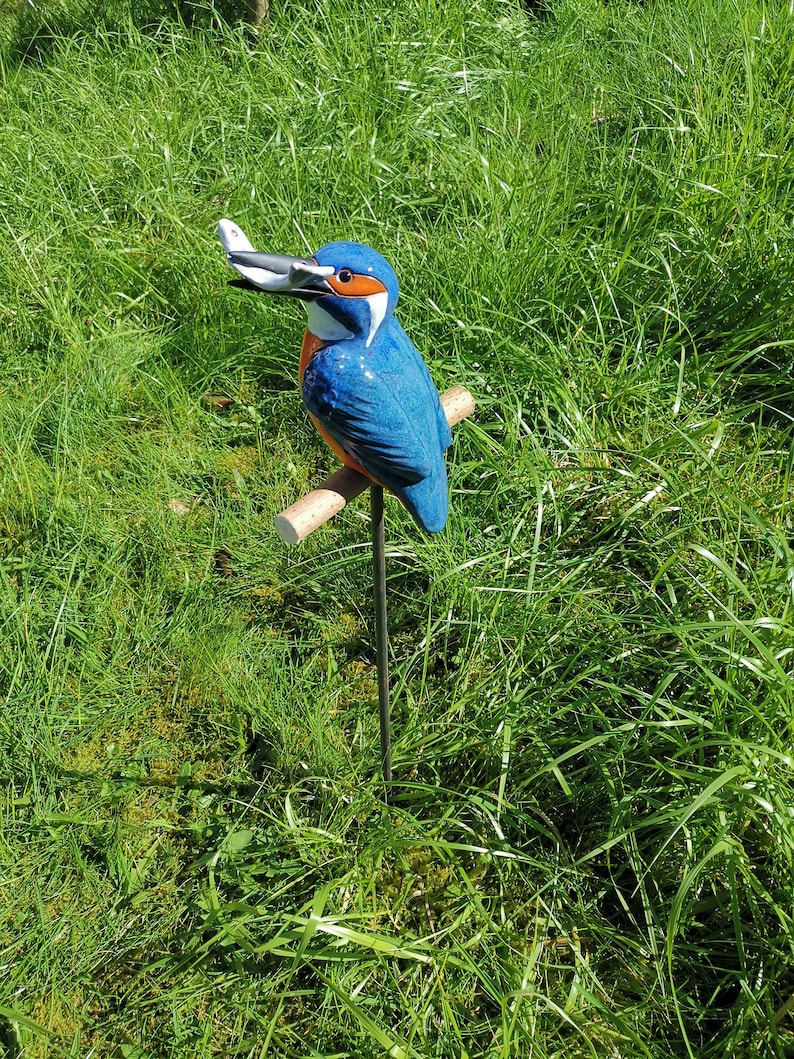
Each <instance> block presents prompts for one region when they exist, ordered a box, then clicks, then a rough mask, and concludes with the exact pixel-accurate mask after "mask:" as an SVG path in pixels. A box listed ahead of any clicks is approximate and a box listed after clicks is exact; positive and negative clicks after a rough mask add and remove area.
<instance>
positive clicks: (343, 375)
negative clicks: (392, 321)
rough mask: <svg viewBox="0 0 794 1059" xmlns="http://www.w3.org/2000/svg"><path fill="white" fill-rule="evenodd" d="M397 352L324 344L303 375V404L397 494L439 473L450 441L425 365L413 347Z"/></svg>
mask: <svg viewBox="0 0 794 1059" xmlns="http://www.w3.org/2000/svg"><path fill="white" fill-rule="evenodd" d="M400 330H401V329H400ZM403 335H404V332H403ZM406 341H407V340H406ZM390 345H391V343H390ZM343 347H346V348H343ZM385 353H386V354H388V353H389V349H388V347H387V348H386V349H385ZM398 353H399V358H397V357H394V356H392V357H389V356H387V355H384V350H383V349H381V350H380V351H376V352H370V351H366V350H364V349H363V347H358V346H356V345H354V344H351V343H348V342H345V343H344V344H341V343H340V344H339V345H336V346H334V345H331V346H327V347H325V349H323V350H321V351H320V352H319V353H318V354H317V355H316V356H315V357H314V358H313V360H312V361H311V362H310V364H309V365H308V366H307V368H306V371H305V372H304V376H303V399H304V402H305V403H306V406H307V407H308V409H309V411H310V412H311V413H312V414H313V415H314V416H315V417H316V418H317V419H318V420H319V422H320V423H321V424H322V425H323V427H324V428H325V429H326V430H327V431H328V433H329V434H331V435H332V436H333V437H334V438H335V440H336V441H338V442H339V444H340V445H341V446H342V448H343V449H344V450H345V451H346V452H348V453H349V454H350V455H351V456H352V457H353V459H354V460H356V462H357V463H359V464H360V465H361V466H362V467H363V468H364V469H365V470H366V471H367V472H368V473H369V474H371V475H372V476H373V477H374V478H377V480H378V481H380V482H382V483H383V484H384V485H386V486H388V487H389V488H390V489H393V490H394V491H395V492H398V493H399V492H400V491H401V490H403V489H405V488H406V487H407V486H411V485H415V484H416V483H417V482H420V481H422V480H423V479H425V478H430V477H431V476H434V475H435V474H437V473H438V472H439V469H440V466H439V465H441V466H443V452H444V449H446V448H447V446H448V445H449V440H450V437H449V428H448V427H447V425H446V419H445V417H444V413H443V409H441V407H440V401H439V397H438V392H437V391H436V388H435V386H434V385H433V382H432V380H431V378H430V374H429V372H428V370H427V367H426V365H425V363H424V361H423V360H422V359H421V357H420V356H419V354H418V353H417V352H416V350H415V348H414V347H413V344H412V343H410V342H407V345H405V346H404V345H403V343H402V342H400V348H399V350H398ZM396 367H398V368H399V370H395V368H396ZM439 419H441V420H443V425H444V427H445V429H446V436H444V435H442V433H441V429H440V422H439Z"/></svg>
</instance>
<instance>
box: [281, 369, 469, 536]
mask: <svg viewBox="0 0 794 1059" xmlns="http://www.w3.org/2000/svg"><path fill="white" fill-rule="evenodd" d="M441 407H442V408H443V409H444V414H445V415H446V417H447V422H448V423H449V425H450V426H451V427H454V426H455V424H456V423H460V421H461V420H462V419H465V418H466V417H467V416H470V415H471V414H472V412H473V411H474V398H473V397H472V395H471V394H470V393H469V391H468V390H467V389H466V388H465V386H453V387H452V388H451V389H449V390H447V392H446V393H445V394H442V395H441ZM370 485H372V482H370V480H369V478H365V477H364V475H363V474H359V473H358V471H351V469H350V468H349V467H342V468H340V470H338V471H335V472H334V473H333V474H332V475H331V476H330V478H326V480H325V481H324V482H323V484H322V485H321V486H320V487H319V488H318V489H313V490H312V491H311V493H307V494H306V496H304V497H301V499H300V500H297V501H296V502H295V503H294V504H292V505H290V507H288V508H286V509H285V510H284V511H282V512H281V514H280V515H276V517H275V519H274V521H275V525H276V533H278V535H279V536H280V537H281V538H282V539H283V540H285V541H286V542H287V544H298V543H300V541H302V540H305V539H306V537H308V536H309V534H310V533H314V531H315V530H316V529H319V528H320V526H322V525H323V523H325V522H327V521H328V519H329V518H333V516H334V515H338V514H339V512H340V511H341V510H342V508H343V507H344V506H345V504H347V503H348V502H349V501H351V500H354V499H355V498H356V497H357V496H358V495H359V494H360V493H363V492H364V490H365V489H366V488H367V486H370Z"/></svg>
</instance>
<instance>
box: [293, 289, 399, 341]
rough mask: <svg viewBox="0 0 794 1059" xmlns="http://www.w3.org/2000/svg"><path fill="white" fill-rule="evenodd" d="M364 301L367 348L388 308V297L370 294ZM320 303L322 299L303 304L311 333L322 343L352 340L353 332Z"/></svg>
mask: <svg viewBox="0 0 794 1059" xmlns="http://www.w3.org/2000/svg"><path fill="white" fill-rule="evenodd" d="M364 301H366V303H367V305H368V306H369V334H368V335H367V342H366V344H367V346H369V345H371V343H372V340H373V338H374V337H375V335H376V333H377V330H378V328H379V327H380V325H381V324H382V323H383V321H384V318H385V316H386V310H387V309H388V307H389V295H388V294H387V293H386V291H383V292H382V293H380V294H370V295H369V296H368V297H367V298H365V299H364ZM321 302H322V298H320V299H319V300H318V301H316V302H305V303H304V304H305V306H306V315H307V317H308V325H309V330H310V331H311V333H312V334H313V335H317V337H318V338H320V339H322V340H323V342H341V341H342V339H345V338H353V337H354V335H353V332H352V331H348V329H347V328H346V327H343V325H342V324H340V323H339V321H338V320H337V319H335V318H334V317H333V316H331V314H330V313H328V312H326V311H325V309H323V307H322V305H321Z"/></svg>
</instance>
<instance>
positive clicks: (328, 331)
mask: <svg viewBox="0 0 794 1059" xmlns="http://www.w3.org/2000/svg"><path fill="white" fill-rule="evenodd" d="M218 234H219V236H220V239H221V242H222V243H223V246H224V249H225V250H226V258H227V260H228V262H229V264H230V265H231V266H232V267H233V268H234V269H236V270H237V272H238V273H239V274H240V276H241V277H242V278H241V279H238V280H234V281H232V282H233V283H234V284H235V285H237V286H241V287H245V288H249V289H253V290H263V291H267V292H269V293H272V294H286V295H291V296H292V297H294V298H298V299H300V300H301V301H303V303H304V305H305V306H306V311H307V315H308V327H307V330H306V334H305V335H304V339H303V346H302V348H301V356H300V362H299V367H298V375H299V384H300V388H301V394H302V396H303V401H304V404H305V405H306V407H307V408H308V410H309V413H310V414H311V417H312V419H313V421H314V424H315V426H316V427H317V430H318V431H319V433H320V435H321V437H322V438H323V439H324V440H325V441H326V442H327V444H328V445H329V446H330V448H331V449H332V450H333V451H334V452H335V453H336V455H337V456H339V458H340V459H341V460H342V462H343V463H344V464H346V465H347V466H348V467H352V468H353V469H354V470H357V471H359V472H360V473H362V474H364V475H366V476H367V477H368V478H370V479H371V480H372V481H373V482H375V483H376V484H378V485H382V486H385V487H386V488H387V489H389V490H390V491H391V492H392V493H394V494H396V496H398V497H399V499H400V500H401V501H402V502H403V504H404V505H405V506H406V508H407V509H408V511H409V512H410V513H411V515H412V516H413V517H414V519H415V521H416V522H417V524H418V525H419V526H420V527H421V528H422V529H423V530H426V531H427V532H429V533H438V532H439V531H440V530H442V529H443V528H444V526H445V524H446V521H447V515H448V510H449V496H448V488H447V471H446V466H445V464H444V452H445V451H446V449H447V448H449V446H450V445H451V444H452V435H451V433H450V429H449V425H448V424H447V419H446V416H445V415H444V410H443V408H442V407H441V401H440V399H439V396H438V391H437V390H436V388H435V386H434V385H433V380H432V379H431V378H430V372H429V371H428V370H427V365H426V364H425V362H424V361H423V360H422V358H421V356H420V355H419V352H418V351H417V349H416V347H415V346H414V344H413V342H411V340H410V338H409V337H408V335H407V334H406V333H405V331H404V330H403V329H402V327H401V326H400V324H399V323H398V321H397V320H396V318H395V317H394V307H395V306H396V304H397V298H398V295H399V285H398V282H397V276H396V275H395V274H394V270H393V269H392V267H391V265H390V264H389V263H388V261H386V259H385V258H384V257H382V256H381V255H380V254H379V253H378V252H377V251H376V250H373V249H372V248H371V247H369V246H364V245H362V244H361V243H351V242H338V243H328V244H327V245H326V246H323V247H321V249H320V250H318V251H317V253H316V254H315V255H314V257H313V258H310V259H308V258H295V257H289V256H286V255H282V254H265V253H259V252H257V251H255V250H254V248H253V247H252V245H251V243H250V242H249V241H248V239H247V238H246V236H245V235H244V233H243V232H242V231H241V230H240V228H239V227H238V226H237V225H235V224H233V223H232V222H231V221H227V220H222V221H220V222H219V224H218Z"/></svg>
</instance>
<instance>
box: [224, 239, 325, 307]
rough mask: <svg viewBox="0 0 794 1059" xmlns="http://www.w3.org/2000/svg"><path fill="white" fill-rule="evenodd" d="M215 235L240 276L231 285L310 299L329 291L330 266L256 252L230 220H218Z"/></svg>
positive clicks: (309, 260) (307, 260)
mask: <svg viewBox="0 0 794 1059" xmlns="http://www.w3.org/2000/svg"><path fill="white" fill-rule="evenodd" d="M218 235H219V236H220V240H221V242H222V243H223V248H224V250H225V251H226V260H227V261H228V262H229V264H230V265H231V266H232V268H233V269H236V271H237V272H239V273H240V277H241V278H240V279H235V280H232V281H231V283H232V285H233V286H235V287H244V288H246V289H248V290H263V291H267V292H268V293H270V294H289V295H291V296H292V297H293V298H301V299H302V300H303V301H314V300H315V299H316V298H322V296H323V295H324V294H330V293H332V291H331V287H330V286H329V285H328V283H326V276H332V275H333V274H334V270H333V268H330V267H327V268H323V267H322V266H321V265H318V264H317V262H316V261H312V260H311V259H310V258H304V257H290V256H289V255H287V254H262V253H259V252H258V251H256V250H254V248H253V246H252V245H251V243H250V242H249V240H248V238H247V237H246V235H245V233H244V232H243V230H242V229H241V228H240V227H239V226H238V225H236V224H234V223H233V222H232V221H227V220H222V221H218Z"/></svg>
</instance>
